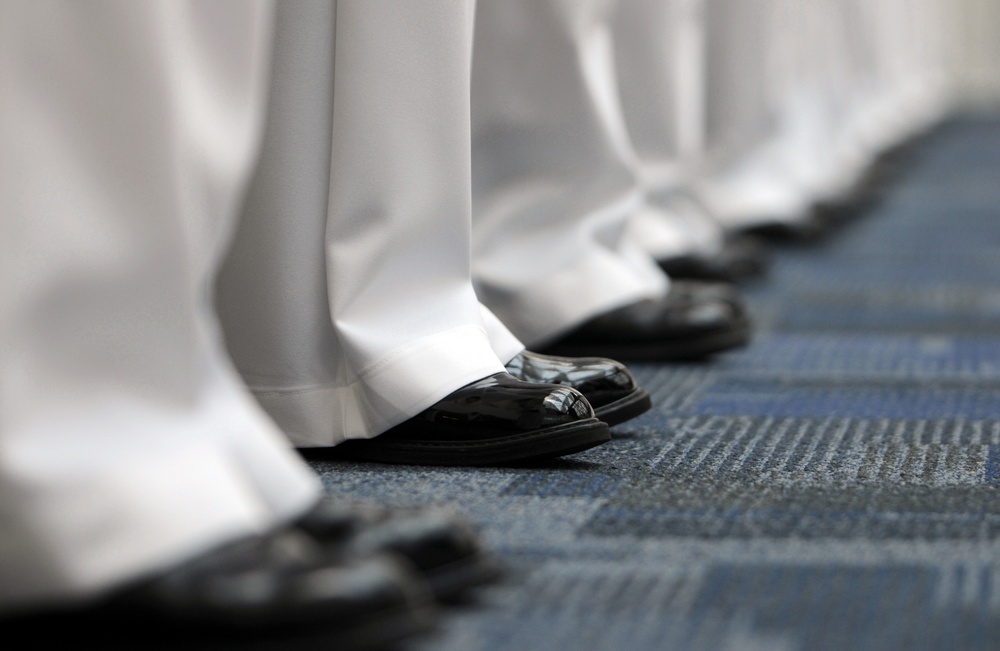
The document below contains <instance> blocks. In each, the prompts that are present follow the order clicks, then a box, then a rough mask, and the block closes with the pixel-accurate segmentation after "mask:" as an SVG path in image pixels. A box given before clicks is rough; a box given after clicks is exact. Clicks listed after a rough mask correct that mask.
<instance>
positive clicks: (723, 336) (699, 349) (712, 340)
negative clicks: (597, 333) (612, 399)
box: [545, 323, 750, 362]
mask: <svg viewBox="0 0 1000 651" xmlns="http://www.w3.org/2000/svg"><path fill="white" fill-rule="evenodd" d="M748 343H750V325H749V323H747V324H745V325H742V326H739V327H735V328H731V329H728V330H724V331H721V332H711V333H707V334H704V335H701V336H699V337H691V338H688V339H683V340H676V341H644V342H625V341H623V342H613V343H585V344H584V343H580V344H576V343H566V344H562V343H560V344H556V345H555V346H552V347H551V348H549V349H547V350H546V351H545V353H546V354H548V355H562V356H564V357H586V356H597V357H610V358H612V359H617V360H621V361H625V362H689V361H695V360H699V359H704V358H705V357H708V356H709V355H714V354H715V353H721V352H723V351H726V350H731V349H733V348H742V347H743V346H746V345H747V344H748Z"/></svg>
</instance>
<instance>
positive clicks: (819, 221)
mask: <svg viewBox="0 0 1000 651" xmlns="http://www.w3.org/2000/svg"><path fill="white" fill-rule="evenodd" d="M832 230H833V229H832V224H831V223H830V222H829V221H827V220H826V219H825V218H824V217H823V216H822V215H821V214H818V213H816V212H815V211H812V212H810V213H809V214H807V215H805V216H803V217H802V218H801V219H796V220H793V221H787V220H773V221H772V220H764V221H761V222H759V223H757V224H754V225H752V226H748V227H747V228H744V229H741V230H740V231H739V234H740V235H741V236H749V237H757V238H761V239H764V240H766V241H768V242H774V243H776V244H800V245H810V244H818V243H820V242H822V241H824V240H825V239H826V238H827V236H828V235H830V233H831V232H832Z"/></svg>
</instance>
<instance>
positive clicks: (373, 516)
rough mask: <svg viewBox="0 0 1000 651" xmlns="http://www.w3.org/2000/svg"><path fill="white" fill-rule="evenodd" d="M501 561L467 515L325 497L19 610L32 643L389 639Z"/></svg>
mask: <svg viewBox="0 0 1000 651" xmlns="http://www.w3.org/2000/svg"><path fill="white" fill-rule="evenodd" d="M499 574H500V571H499V566H498V565H497V563H496V561H495V560H494V558H493V557H492V555H491V554H490V553H488V552H487V551H485V550H484V549H483V548H482V546H481V545H480V544H479V542H478V540H477V538H476V536H475V535H474V533H473V532H472V530H471V528H470V527H469V526H468V525H467V524H466V523H465V522H464V521H463V520H461V519H460V518H458V517H456V516H454V515H452V514H451V513H449V512H446V511H443V510H440V509H424V510H409V511H392V510H389V509H384V508H380V507H345V506H343V505H339V504H337V503H335V502H331V501H323V502H321V503H320V504H319V505H318V506H317V507H316V508H314V509H313V510H312V511H310V512H309V513H307V514H306V515H305V516H304V517H302V518H301V519H299V520H298V521H297V522H295V523H292V524H291V525H290V526H288V527H286V528H285V529H283V530H281V531H278V532H276V533H273V534H271V535H268V536H262V537H256V538H250V539H244V540H240V541H238V542H235V543H230V544H228V545H225V546H223V547H220V548H218V549H216V550H213V551H211V552H209V553H206V554H204V555H202V556H200V557H198V558H196V559H194V560H191V561H188V562H186V563H184V564H182V565H180V566H177V567H174V568H172V569H170V570H168V571H165V572H163V573H161V574H159V575H157V576H154V577H151V578H148V579H146V580H144V581H142V582H139V583H137V584H135V585H132V586H130V587H127V588H125V589H122V590H119V591H117V592H116V593H114V594H112V595H110V596H108V597H105V598H103V599H102V600H100V602H98V603H94V604H90V605H88V606H87V607H77V608H73V609H63V610H60V611H55V610H49V611H46V612H37V613H32V614H23V615H19V616H16V617H8V618H7V620H6V621H0V628H2V629H3V630H4V631H5V632H6V633H8V634H9V635H10V636H11V637H12V638H15V639H21V640H22V641H25V640H26V641H27V642H28V643H30V646H31V647H32V648H33V647H38V648H42V647H46V646H51V644H54V643H58V642H65V641H68V640H70V639H72V640H74V641H82V640H86V641H88V642H91V643H97V644H103V645H104V646H114V647H118V646H120V645H124V644H130V645H135V646H141V647H142V648H180V646H181V645H183V646H184V647H185V648H192V647H193V648H212V649H218V648H227V647H229V646H232V647H233V648H241V649H243V648H282V649H285V648H296V647H302V648H317V646H318V645H320V644H322V645H323V646H324V647H326V646H328V647H330V648H338V649H367V648H375V647H378V648H381V647H383V646H385V645H388V644H392V643H394V642H396V641H398V640H400V639H403V638H405V637H408V636H411V635H414V634H417V633H421V632H424V631H427V630H430V629H431V628H432V627H433V626H434V624H435V622H436V620H437V617H438V610H439V606H440V605H441V604H443V603H450V602H453V601H456V600H461V599H463V598H465V597H467V596H468V595H469V594H470V592H471V591H472V590H474V589H475V588H477V587H479V586H481V585H483V584H485V583H488V582H490V581H493V580H495V579H496V578H497V577H498V576H499Z"/></svg>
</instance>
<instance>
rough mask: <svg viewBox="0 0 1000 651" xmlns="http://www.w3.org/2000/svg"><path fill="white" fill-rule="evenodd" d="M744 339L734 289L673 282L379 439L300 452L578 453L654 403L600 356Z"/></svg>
mask: <svg viewBox="0 0 1000 651" xmlns="http://www.w3.org/2000/svg"><path fill="white" fill-rule="evenodd" d="M749 336H750V323H749V318H748V316H747V313H746V309H745V308H744V306H743V302H742V300H741V298H740V296H739V294H738V293H737V292H736V291H735V290H734V289H733V288H732V287H731V286H729V285H727V284H722V283H697V282H685V281H677V282H674V283H672V285H671V289H670V292H669V293H668V294H667V295H666V296H665V297H663V298H661V299H659V300H647V301H642V302H639V303H634V304H631V305H628V306H625V307H623V308H620V309H617V310H613V311H611V312H607V313H605V314H602V315H599V316H597V317H595V318H594V319H591V320H590V321H588V322H587V323H584V324H583V325H581V326H580V327H578V328H577V329H575V330H574V331H573V332H570V333H568V334H567V335H565V336H564V337H563V338H562V339H561V340H559V341H558V342H555V343H553V344H552V345H551V347H550V348H549V349H548V350H547V351H546V352H548V353H552V355H548V354H539V353H532V352H527V351H525V352H523V353H521V354H520V355H518V356H517V357H515V358H514V359H513V360H511V361H510V362H509V363H508V364H507V366H506V369H507V372H506V373H500V374H497V375H493V376H490V377H487V378H484V379H482V380H479V381H478V382H473V383H472V384H469V385H468V386H465V387H463V388H461V389H459V390H458V391H456V392H454V393H452V394H451V395H449V396H448V397H446V398H445V399H443V400H441V401H440V402H438V403H437V404H435V405H433V406H432V407H431V408H429V409H427V410H425V411H424V412H422V413H420V414H418V415H417V416H415V417H414V418H411V419H409V420H407V421H405V422H404V423H402V424H400V425H397V426H396V427H393V428H392V429H390V430H388V431H387V432H385V433H383V434H380V435H379V436H376V437H374V438H371V439H360V440H350V441H346V442H344V443H341V444H340V445H338V446H336V447H334V448H329V449H323V450H308V451H304V454H305V455H306V456H307V457H309V458H313V459H324V458H338V459H343V458H348V459H359V460H365V461H377V462H383V463H408V464H428V465H449V466H454V465H459V466H485V465H504V464H516V463H525V462H533V461H540V460H545V459H551V458H554V457H560V456H564V455H568V454H573V453H575V452H581V451H583V450H587V449H589V448H592V447H595V446H597V445H600V444H602V443H606V442H607V441H609V440H610V439H611V435H610V432H609V429H608V428H609V427H610V426H613V425H617V424H619V423H622V422H624V421H626V420H628V419H630V418H634V417H636V416H638V415H640V414H642V413H643V412H645V411H647V410H648V409H649V408H650V407H651V402H650V398H649V394H647V393H646V391H644V390H643V389H642V388H641V387H640V386H639V385H638V384H637V383H636V380H635V378H634V377H633V375H632V374H631V373H630V372H629V371H628V369H627V368H626V367H625V366H624V365H623V364H621V363H620V362H617V361H614V360H613V359H607V358H615V359H626V360H636V361H680V360H692V359H701V358H703V357H706V356H708V355H711V354H714V353H717V352H720V351H723V350H727V349H729V348H734V347H738V346H742V345H745V344H746V343H747V341H748V340H749ZM593 355H600V356H601V357H594V356H593Z"/></svg>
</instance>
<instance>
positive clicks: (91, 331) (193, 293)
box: [0, 0, 320, 609]
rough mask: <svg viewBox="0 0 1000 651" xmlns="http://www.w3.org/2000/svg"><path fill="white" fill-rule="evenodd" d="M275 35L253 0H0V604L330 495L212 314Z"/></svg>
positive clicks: (271, 522) (152, 564)
mask: <svg viewBox="0 0 1000 651" xmlns="http://www.w3.org/2000/svg"><path fill="white" fill-rule="evenodd" d="M269 28H270V5H267V4H262V3H259V2H246V1H244V0H234V1H232V2H226V1H216V2H203V1H191V2H186V1H184V0H162V1H156V0H147V1H145V2H132V1H131V0H119V1H114V0H104V1H100V0H94V1H93V2H87V3H79V2H73V1H70V0H67V1H65V2H59V1H55V0H5V1H4V2H2V3H0V83H2V89H0V98H2V99H0V215H2V221H0V243H2V247H3V254H2V255H0V261H2V262H0V267H2V274H3V282H2V283H0V287H2V288H3V289H2V294H0V341H2V342H3V345H2V347H0V350H2V358H0V607H3V608H5V609H10V608H15V609H16V608H19V607H25V606H30V605H37V604H40V603H45V602H52V601H59V600H72V599H75V598H80V597H86V596H89V595H94V594H97V593H99V592H101V591H103V590H106V589H110V588H111V587H114V586H116V585H119V584H121V583H123V582H126V581H129V580H132V579H136V578H138V577H141V576H143V575H145V574H147V573H150V572H153V571H156V570H158V569H161V568H164V567H166V566H169V565H171V564H173V563H176V562H179V561H182V560H184V559H186V558H188V557H191V556H193V555H197V554H199V553H201V552H203V551H204V550H206V549H208V548H210V547H212V546H215V545H217V544H221V543H223V542H225V541H227V540H230V539H234V538H237V537H241V536H244V535H249V534H253V533H258V532H261V531H264V530H266V529H269V528H271V527H273V526H275V525H276V524H278V523H280V522H282V521H286V520H290V519H291V518H293V517H295V516H296V515H297V514H298V513H300V512H302V511H303V510H305V509H306V508H308V507H309V505H310V504H311V503H312V502H313V501H314V500H315V499H317V497H318V494H319V490H320V488H319V485H318V482H317V481H316V479H315V477H314V475H313V474H312V473H311V472H310V471H309V470H308V469H307V468H306V467H305V466H304V465H303V464H302V463H301V461H300V460H298V459H297V458H296V456H295V455H294V453H293V452H292V451H291V450H290V449H289V447H288V444H287V441H286V440H285V439H284V438H283V437H282V435H281V434H280V432H279V431H278V430H277V428H275V426H274V425H273V424H272V422H271V421H270V420H269V419H268V418H267V417H266V416H265V415H264V413H263V412H262V411H261V410H260V409H259V407H258V406H257V405H256V403H255V402H254V400H253V398H252V396H251V395H250V394H249V393H248V392H246V391H245V390H244V388H243V387H242V386H241V384H240V381H239V378H238V376H237V374H236V373H235V371H234V370H233V369H232V368H231V366H230V364H229V361H228V359H227V358H226V355H225V351H224V348H223V345H222V341H221V338H220V333H219V331H218V328H217V326H216V323H215V319H214V317H213V315H212V311H211V309H210V298H209V286H210V279H211V276H212V275H213V273H214V270H215V267H216V263H217V259H218V257H219V255H220V253H221V252H222V250H223V247H224V244H225V240H226V239H227V235H228V233H229V231H230V227H231V225H232V221H233V217H234V216H235V213H236V209H237V205H238V200H239V196H240V194H241V191H242V188H243V187H244V184H245V181H246V178H247V176H248V173H249V171H250V168H251V161H252V159H253V156H254V153H255V150H256V144H257V141H258V135H259V130H260V127H261V124H260V119H259V118H260V116H261V114H262V108H263V100H264V96H263V90H264V83H263V80H264V73H265V71H266V59H267V56H266V55H267V43H268V40H269V37H268V31H269Z"/></svg>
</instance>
